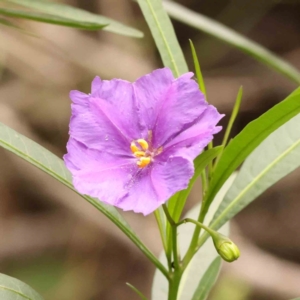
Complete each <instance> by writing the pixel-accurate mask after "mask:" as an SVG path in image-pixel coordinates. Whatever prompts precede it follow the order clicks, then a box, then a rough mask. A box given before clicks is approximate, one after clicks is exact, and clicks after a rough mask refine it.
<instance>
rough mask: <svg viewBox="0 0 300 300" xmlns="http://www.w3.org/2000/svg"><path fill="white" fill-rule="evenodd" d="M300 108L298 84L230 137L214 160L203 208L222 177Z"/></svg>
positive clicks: (226, 175) (223, 178)
mask: <svg viewBox="0 0 300 300" xmlns="http://www.w3.org/2000/svg"><path fill="white" fill-rule="evenodd" d="M299 112H300V88H299V89H297V90H295V91H294V92H293V93H292V94H291V95H289V96H288V97H287V98H286V99H285V100H284V101H282V102H280V103H279V104H277V105H275V106H274V107H272V108H271V109H270V110H268V111H267V112H266V113H264V114H263V115H261V116H260V117H259V118H257V119H256V120H254V121H252V122H250V123H249V124H248V125H247V126H246V127H245V128H244V129H243V130H242V131H241V132H240V133H239V134H238V135H237V136H236V137H235V138H233V139H232V140H231V141H230V143H229V144H228V146H227V147H226V148H225V149H224V152H223V154H222V156H221V158H220V160H219V163H218V164H217V166H216V168H215V171H214V174H213V178H212V181H211V184H210V186H209V189H208V192H207V194H206V197H205V198H206V209H208V207H209V205H210V204H211V202H212V201H213V199H214V197H215V195H216V194H217V192H218V190H219V189H220V188H221V187H222V185H223V184H224V182H225V181H226V179H227V178H228V177H229V176H230V174H232V172H233V171H234V170H235V169H236V168H237V167H238V166H239V165H240V164H241V163H242V162H243V161H244V160H245V158H246V157H247V156H248V155H249V154H250V153H251V152H252V151H253V150H254V149H255V148H256V147H257V146H258V145H259V144H260V143H261V142H262V141H263V140H264V139H265V138H266V137H267V136H268V135H269V134H271V133H272V132H273V131H274V130H276V129H277V128H278V127H280V126H281V125H283V124H284V123H285V122H287V121H288V120H290V119H291V118H292V117H294V116H295V115H297V114H298V113H299Z"/></svg>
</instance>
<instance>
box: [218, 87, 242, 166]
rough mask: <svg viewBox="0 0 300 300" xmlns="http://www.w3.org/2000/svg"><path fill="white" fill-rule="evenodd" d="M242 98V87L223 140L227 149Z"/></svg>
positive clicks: (223, 144)
mask: <svg viewBox="0 0 300 300" xmlns="http://www.w3.org/2000/svg"><path fill="white" fill-rule="evenodd" d="M242 97H243V87H242V86H241V87H240V89H239V92H238V94H237V97H236V100H235V103H234V107H233V110H232V113H231V116H230V119H229V122H228V125H227V127H226V131H225V134H224V138H223V141H222V146H223V147H224V148H225V146H226V145H227V141H228V138H229V135H230V132H231V129H232V126H233V124H234V121H235V119H236V117H237V115H238V113H239V110H240V106H241V101H242ZM221 155H222V153H220V154H219V155H218V157H217V159H216V163H215V166H216V165H217V164H218V162H219V160H220V157H221Z"/></svg>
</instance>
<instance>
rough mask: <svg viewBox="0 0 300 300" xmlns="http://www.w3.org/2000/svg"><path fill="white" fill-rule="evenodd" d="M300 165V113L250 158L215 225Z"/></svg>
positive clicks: (262, 144)
mask: <svg viewBox="0 0 300 300" xmlns="http://www.w3.org/2000/svg"><path fill="white" fill-rule="evenodd" d="M299 166H300V114H298V115H297V116H296V117H294V118H293V119H291V120H289V121H288V122H287V123H285V124H284V125H282V126H281V127H280V128H278V129H277V130H276V131H274V132H273V133H272V134H271V135H270V136H269V137H267V138H266V139H265V140H264V141H263V142H262V143H261V144H260V145H259V146H258V147H257V148H256V149H255V150H254V151H253V152H252V153H251V154H250V156H249V157H248V158H247V159H246V161H245V163H244V164H243V166H242V168H241V170H240V171H239V174H238V176H237V177H236V179H235V181H234V183H233V184H232V186H231V188H230V189H229V191H228V192H227V193H226V195H225V198H224V200H223V201H222V203H221V204H220V207H219V208H218V210H217V212H216V214H215V216H214V218H213V220H212V223H211V227H213V228H215V229H218V228H220V227H221V226H222V225H223V224H224V223H225V222H227V221H228V220H229V219H231V218H232V217H233V216H235V215H236V214H237V213H238V212H239V211H241V210H242V209H243V208H244V207H246V206H247V205H248V204H249V203H251V202H252V201H253V200H254V199H255V198H257V197H258V196H259V195H260V194H262V193H263V192H264V191H265V190H266V189H268V188H269V187H270V186H272V185H273V184H274V183H276V182H277V181H278V180H280V179H281V178H283V177H284V176H286V175H288V174H289V173H291V172H292V171H293V170H295V169H296V168H298V167H299Z"/></svg>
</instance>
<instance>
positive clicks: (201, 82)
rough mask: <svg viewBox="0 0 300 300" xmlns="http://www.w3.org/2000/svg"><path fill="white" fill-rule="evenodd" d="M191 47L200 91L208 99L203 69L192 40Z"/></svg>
mask: <svg viewBox="0 0 300 300" xmlns="http://www.w3.org/2000/svg"><path fill="white" fill-rule="evenodd" d="M190 47H191V50H192V56H193V61H194V67H195V73H196V77H197V81H198V85H199V89H200V91H201V92H202V93H203V94H204V95H205V98H207V95H206V88H205V83H204V78H203V75H202V72H201V67H200V63H199V59H198V56H197V52H196V49H195V46H194V44H193V42H192V40H190ZM206 100H207V99H206Z"/></svg>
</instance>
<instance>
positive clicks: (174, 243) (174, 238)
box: [163, 204, 179, 270]
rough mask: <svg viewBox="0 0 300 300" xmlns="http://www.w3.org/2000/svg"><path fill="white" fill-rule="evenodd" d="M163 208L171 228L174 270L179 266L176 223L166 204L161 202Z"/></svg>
mask: <svg viewBox="0 0 300 300" xmlns="http://www.w3.org/2000/svg"><path fill="white" fill-rule="evenodd" d="M163 210H164V212H165V214H166V217H167V219H168V221H169V223H170V226H171V229H172V230H171V236H172V237H171V238H172V249H173V259H174V269H175V270H176V269H178V268H179V255H178V245H177V224H176V223H175V221H174V220H173V218H172V216H171V215H170V213H169V210H168V207H167V205H166V204H163Z"/></svg>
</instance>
